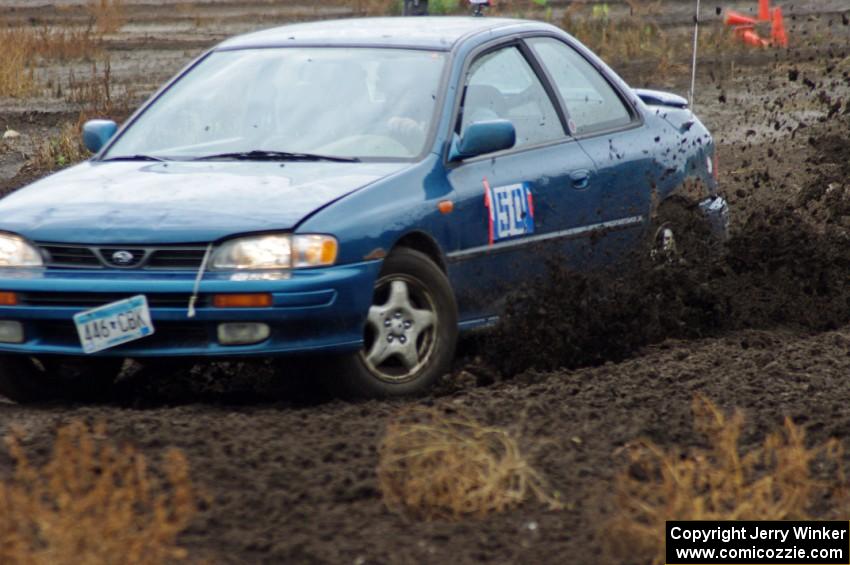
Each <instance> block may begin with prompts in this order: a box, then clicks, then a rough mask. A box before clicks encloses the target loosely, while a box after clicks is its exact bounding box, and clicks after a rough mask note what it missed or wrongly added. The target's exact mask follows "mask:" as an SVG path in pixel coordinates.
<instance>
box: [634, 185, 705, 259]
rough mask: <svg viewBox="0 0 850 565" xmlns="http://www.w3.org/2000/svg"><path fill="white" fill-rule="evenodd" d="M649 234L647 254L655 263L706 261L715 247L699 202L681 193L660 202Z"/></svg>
mask: <svg viewBox="0 0 850 565" xmlns="http://www.w3.org/2000/svg"><path fill="white" fill-rule="evenodd" d="M648 237H649V242H648V244H647V245H648V247H649V250H650V257H651V258H652V259H653V260H654V261H656V262H657V263H690V264H694V263H698V262H703V261H707V260H710V259H711V258H712V257H713V256H714V255H715V250H716V246H717V240H716V238H715V236H714V234H713V233H712V230H711V225H710V224H709V221H708V219H707V218H706V217H705V214H704V213H703V212H702V210H701V209H700V207H699V204H698V203H696V202H691V201H690V200H688V199H686V198H684V197H682V196H671V197H669V198H667V199H666V200H665V201H664V202H662V203H661V204H660V205H659V207H658V210H657V212H656V214H655V218H654V221H653V223H652V228H651V229H650V233H649V236H648Z"/></svg>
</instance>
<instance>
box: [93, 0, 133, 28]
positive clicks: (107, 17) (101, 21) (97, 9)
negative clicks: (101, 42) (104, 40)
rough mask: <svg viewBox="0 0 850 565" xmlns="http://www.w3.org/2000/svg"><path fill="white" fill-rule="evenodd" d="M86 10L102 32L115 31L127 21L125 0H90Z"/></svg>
mask: <svg viewBox="0 0 850 565" xmlns="http://www.w3.org/2000/svg"><path fill="white" fill-rule="evenodd" d="M86 10H87V11H88V13H89V16H90V17H91V18H92V19H93V20H94V24H95V27H96V28H97V31H98V32H100V33H101V34H106V33H115V32H116V31H118V30H119V29H121V28H122V27H123V26H124V24H126V23H127V17H126V16H125V14H124V0H89V2H88V5H87V6H86Z"/></svg>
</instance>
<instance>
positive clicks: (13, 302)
mask: <svg viewBox="0 0 850 565" xmlns="http://www.w3.org/2000/svg"><path fill="white" fill-rule="evenodd" d="M17 304H18V295H17V294H16V293H14V292H0V306H17Z"/></svg>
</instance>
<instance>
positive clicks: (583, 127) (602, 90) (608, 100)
mask: <svg viewBox="0 0 850 565" xmlns="http://www.w3.org/2000/svg"><path fill="white" fill-rule="evenodd" d="M529 44H530V45H531V48H532V49H533V50H534V53H535V54H536V55H537V56H538V57H539V58H540V61H541V62H542V63H543V65H544V66H545V67H546V69H547V70H548V71H549V74H550V75H551V76H552V80H553V81H554V82H555V87H556V88H557V89H558V92H560V94H561V99H562V100H563V101H564V104H565V105H566V107H567V112H568V113H569V115H570V119H571V120H572V121H573V124H574V127H575V128H576V133H577V134H587V133H593V132H595V131H602V130H606V129H611V128H616V127H621V126H625V125H628V124H629V123H630V122H631V121H632V116H631V114H629V111H628V110H627V109H626V106H625V104H623V101H622V100H621V99H620V97H619V96H618V95H617V92H616V91H615V90H614V88H613V87H612V86H611V85H610V84H608V81H607V80H605V77H603V76H602V75H601V74H599V71H597V70H596V68H595V67H593V65H591V64H590V63H588V62H587V61H586V60H585V59H584V57H582V56H581V55H579V54H578V53H577V52H576V51H575V50H574V49H573V48H572V47H570V46H569V45H566V44H565V43H563V42H561V41H558V40H557V39H553V38H550V37H545V38H544V37H541V38H536V39H531V40H530V41H529Z"/></svg>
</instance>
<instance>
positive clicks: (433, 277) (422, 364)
mask: <svg viewBox="0 0 850 565" xmlns="http://www.w3.org/2000/svg"><path fill="white" fill-rule="evenodd" d="M372 304H373V305H372V307H371V308H370V309H369V314H368V317H367V322H366V328H365V336H364V339H365V342H364V347H363V349H362V350H361V351H360V352H358V353H356V354H354V355H348V356H346V357H342V358H339V359H337V360H335V361H334V362H332V367H330V368H329V369H330V370H329V371H328V373H327V378H326V380H325V382H326V383H327V385H328V386H329V388H330V391H331V392H333V393H335V394H338V395H342V396H345V397H357V398H388V397H398V396H411V395H417V394H422V393H424V392H425V391H427V390H428V389H429V388H430V387H431V386H432V385H433V384H434V382H435V381H436V380H437V379H438V378H439V377H440V376H441V375H443V374H445V373H446V372H448V371H449V369H450V367H451V363H452V359H453V358H454V351H455V346H456V344H457V336H458V315H457V304H456V303H455V298H454V293H453V292H452V288H451V285H450V284H449V281H448V279H447V278H446V275H445V274H444V273H443V272H442V271H441V270H440V268H439V267H437V265H435V264H434V262H433V261H432V260H431V259H430V258H429V257H428V256H427V255H425V254H423V253H420V252H419V251H414V250H412V249H407V248H399V249H397V250H395V251H393V252H392V253H391V254H390V256H389V257H387V259H386V260H385V261H384V265H383V268H382V269H381V273H380V275H379V276H378V280H377V282H376V283H375V289H374V298H373V302H372Z"/></svg>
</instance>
